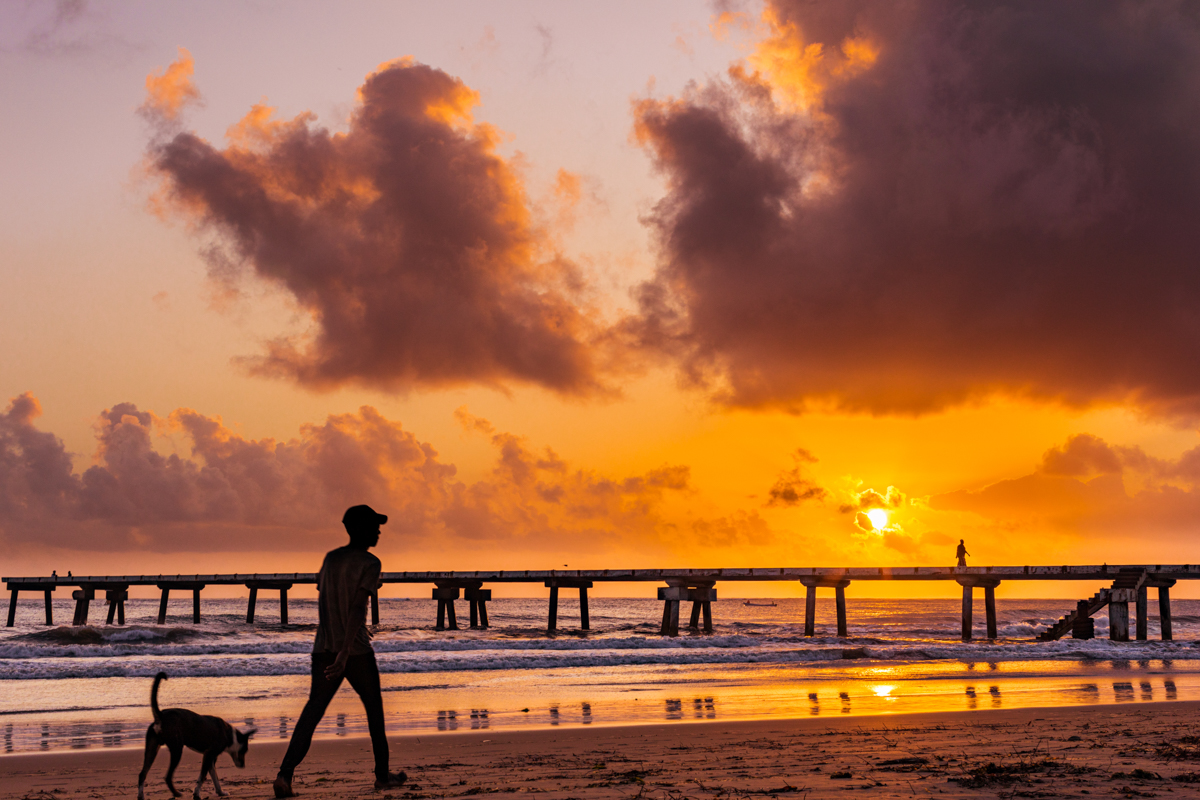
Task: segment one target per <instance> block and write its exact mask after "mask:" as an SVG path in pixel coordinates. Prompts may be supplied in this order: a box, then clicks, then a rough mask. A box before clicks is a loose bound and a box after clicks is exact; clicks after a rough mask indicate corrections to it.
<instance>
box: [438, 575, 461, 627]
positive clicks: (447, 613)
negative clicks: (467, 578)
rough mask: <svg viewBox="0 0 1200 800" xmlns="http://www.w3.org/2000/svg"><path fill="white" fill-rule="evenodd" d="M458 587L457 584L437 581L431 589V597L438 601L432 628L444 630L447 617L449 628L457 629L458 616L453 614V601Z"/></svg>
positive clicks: (456, 595) (457, 592)
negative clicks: (434, 624)
mask: <svg viewBox="0 0 1200 800" xmlns="http://www.w3.org/2000/svg"><path fill="white" fill-rule="evenodd" d="M458 594H459V588H458V586H457V585H453V584H446V583H444V582H438V583H437V584H436V588H434V590H433V599H434V600H437V601H438V608H437V625H436V626H434V630H438V631H444V630H446V627H447V625H446V622H447V617H448V618H449V622H450V625H449V628H450V630H452V631H456V630H458V617H456V616H455V615H454V601H455V600H457V599H458Z"/></svg>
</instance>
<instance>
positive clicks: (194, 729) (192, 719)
mask: <svg viewBox="0 0 1200 800" xmlns="http://www.w3.org/2000/svg"><path fill="white" fill-rule="evenodd" d="M166 679H167V673H165V672H160V673H158V674H157V675H155V676H154V685H153V686H152V687H151V688H150V710H151V711H152V712H154V722H153V723H152V724H151V725H150V727H149V728H147V729H146V759H145V762H144V763H143V764H142V772H141V774H140V775H138V800H144V797H145V787H146V773H148V772H149V771H150V766H151V765H152V764H153V763H154V759H155V757H156V756H157V755H158V748H160V747H162V746H163V745H166V747H167V749H168V750H169V751H171V765H170V766H169V767H167V788H168V789H170V790H171V795H172V796H173V797H179V796H180V795H181V794H183V793H182V792H180V791H178V790H176V788H175V781H174V777H175V767H177V766H179V759H180V758H181V757H182V756H183V748H184V747H189V748H191V749H192V750H195V751H196V752H198V753H203V754H204V761H203V762H202V763H201V765H200V779H199V780H198V781H196V788H195V789H193V790H192V797H193V798H194V800H200V787H201V786H203V785H204V779H205V778H207V777H208V775H209V774H210V773H211V774H212V782H213V788H215V789H216V790H217V794H218V795H220V796H221V797H228V796H229V794H228V793H227V792H225V791H224V790H222V789H221V779H220V778H218V777H217V768H216V761H217V758H218V757H219V756H220V755H221V753H229V756H230V758H232V759H233V763H234V764H237V766H238V769H241V768H243V767H245V766H246V750H247V749H248V748H249V747H250V737H251V736H252V735H254V731H255V729H254V728H250V729H249V730H245V731H241V730H238V729H237V728H235V727H233V726H232V725H230V724H229V723H228V722H226V721H225V720H223V719H221V718H220V717H212V716H207V715H202V714H197V713H196V712H195V711H188V710H187V709H186V708H168V709H167V710H165V711H160V710H159V708H158V685H159V684H160V683H162V682H163V681H165V680H166Z"/></svg>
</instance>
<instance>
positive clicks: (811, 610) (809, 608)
mask: <svg viewBox="0 0 1200 800" xmlns="http://www.w3.org/2000/svg"><path fill="white" fill-rule="evenodd" d="M800 583H802V584H803V585H804V587H805V589H806V590H807V591H806V592H805V596H804V635H805V636H816V635H817V587H823V588H831V589H833V590H834V603H835V606H836V609H837V635H838V638H841V639H846V638H849V630H848V629H847V627H846V587H847V586H849V585H850V581H849V579H847V578H843V577H841V576H837V575H830V576H818V577H814V578H807V577H806V578H801V579H800Z"/></svg>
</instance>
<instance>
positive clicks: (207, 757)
mask: <svg viewBox="0 0 1200 800" xmlns="http://www.w3.org/2000/svg"><path fill="white" fill-rule="evenodd" d="M216 760H217V757H216V756H214V755H213V754H212V753H205V754H204V760H203V761H201V762H200V779H199V780H197V781H196V788H195V789H192V800H200V787H201V786H203V785H204V781H205V780H207V779H208V771H209V770H210V769H212V765H213V762H214V761H216ZM214 781H215V778H214Z"/></svg>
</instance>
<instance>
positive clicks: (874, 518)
mask: <svg viewBox="0 0 1200 800" xmlns="http://www.w3.org/2000/svg"><path fill="white" fill-rule="evenodd" d="M867 518H868V519H870V520H871V524H872V525H874V526H875V530H877V531H881V530H883V529H884V528H886V527H887V524H888V512H886V511H884V510H883V509H882V508H872V509H871V510H870V511H868V512H867Z"/></svg>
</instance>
